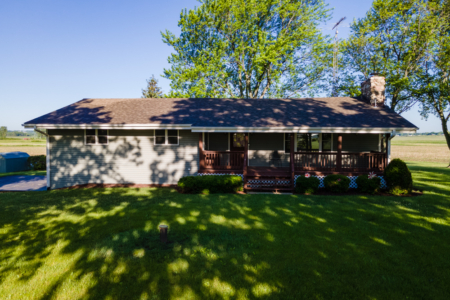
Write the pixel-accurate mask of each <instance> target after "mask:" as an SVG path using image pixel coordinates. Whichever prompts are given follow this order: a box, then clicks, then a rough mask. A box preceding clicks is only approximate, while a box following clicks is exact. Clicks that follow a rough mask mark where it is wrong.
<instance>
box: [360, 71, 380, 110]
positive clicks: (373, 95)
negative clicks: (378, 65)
mask: <svg viewBox="0 0 450 300" xmlns="http://www.w3.org/2000/svg"><path fill="white" fill-rule="evenodd" d="M385 90H386V80H385V78H384V77H383V76H380V75H377V74H371V76H370V77H369V78H368V79H367V80H366V81H364V82H363V83H361V94H362V97H363V100H364V101H365V102H367V103H369V104H371V105H372V106H376V107H383V106H384V101H385V100H386V96H385Z"/></svg>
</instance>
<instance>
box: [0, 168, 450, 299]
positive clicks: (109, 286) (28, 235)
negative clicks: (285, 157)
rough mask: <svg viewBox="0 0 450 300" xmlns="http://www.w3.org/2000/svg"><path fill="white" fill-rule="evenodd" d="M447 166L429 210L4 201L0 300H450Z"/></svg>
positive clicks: (41, 197)
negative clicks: (163, 237)
mask: <svg viewBox="0 0 450 300" xmlns="http://www.w3.org/2000/svg"><path fill="white" fill-rule="evenodd" d="M439 165H440V164H433V163H414V164H410V167H411V170H412V172H413V176H414V180H415V186H416V187H417V188H420V189H424V190H425V192H424V195H423V196H420V197H380V196H297V195H295V196H286V195H181V194H178V193H177V192H176V191H174V190H171V189H131V188H130V189H125V188H124V189H79V190H55V191H50V192H34V193H31V192H28V193H5V194H0V205H1V207H2V210H0V245H1V248H0V299H257V298H271V299H400V298H401V299H449V297H450V289H449V285H448V284H449V282H450V242H449V240H450V239H449V237H450V199H449V194H450V186H449V184H448V182H450V170H449V169H446V168H443V167H438V166H439ZM159 224H167V225H169V228H170V229H169V240H170V241H171V243H169V244H167V245H162V244H161V243H160V242H159V234H158V229H157V227H158V225H159Z"/></svg>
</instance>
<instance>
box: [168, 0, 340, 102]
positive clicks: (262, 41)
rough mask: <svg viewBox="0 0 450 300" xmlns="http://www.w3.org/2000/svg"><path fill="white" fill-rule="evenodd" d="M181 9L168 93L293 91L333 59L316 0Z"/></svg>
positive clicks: (317, 78)
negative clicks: (170, 88)
mask: <svg viewBox="0 0 450 300" xmlns="http://www.w3.org/2000/svg"><path fill="white" fill-rule="evenodd" d="M201 3H202V4H201V5H200V6H199V7H198V8H195V9H193V10H189V11H187V10H184V11H183V12H182V13H181V17H180V21H179V23H178V25H179V27H180V28H181V34H180V36H179V37H177V36H175V35H174V34H173V33H171V32H169V31H166V32H164V33H163V34H162V37H163V42H164V43H166V44H167V45H169V46H172V47H173V48H174V53H173V54H172V55H171V56H170V57H169V58H168V62H169V63H170V64H171V67H170V69H165V70H164V77H165V78H167V79H170V80H171V87H172V91H171V93H170V96H171V97H197V98H203V97H233V98H263V97H266V96H271V97H275V96H276V97H291V96H299V95H301V94H304V92H305V91H309V93H310V94H311V93H314V91H317V90H319V89H320V88H321V87H322V86H323V85H324V84H325V82H326V78H325V76H324V74H325V72H326V71H327V68H328V67H329V62H330V61H331V58H330V56H331V54H332V52H331V51H329V50H330V44H329V40H328V38H326V37H324V36H323V35H322V34H321V31H320V29H319V27H318V25H319V23H320V22H322V21H325V20H327V19H328V18H329V15H328V10H327V9H326V5H325V4H324V2H323V1H322V0H314V1H300V0H279V1H273V0H248V1H239V0H203V1H201Z"/></svg>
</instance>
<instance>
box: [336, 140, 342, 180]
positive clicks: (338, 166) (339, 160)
mask: <svg viewBox="0 0 450 300" xmlns="http://www.w3.org/2000/svg"><path fill="white" fill-rule="evenodd" d="M337 142H338V144H337V156H336V171H338V172H340V171H341V168H342V133H339V135H338V140H337Z"/></svg>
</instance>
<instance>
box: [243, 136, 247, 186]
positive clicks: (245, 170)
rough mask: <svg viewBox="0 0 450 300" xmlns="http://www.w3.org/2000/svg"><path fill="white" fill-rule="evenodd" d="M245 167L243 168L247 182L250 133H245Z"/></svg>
mask: <svg viewBox="0 0 450 300" xmlns="http://www.w3.org/2000/svg"><path fill="white" fill-rule="evenodd" d="M244 141H245V142H244V169H243V175H244V183H246V182H247V167H248V133H246V134H245V138H244Z"/></svg>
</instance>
